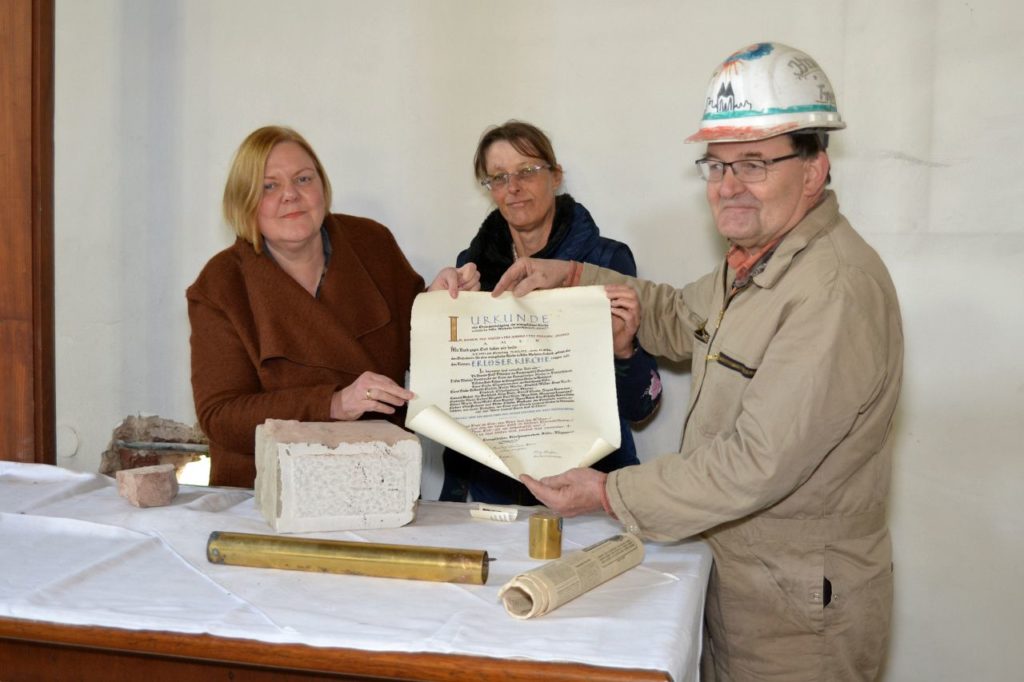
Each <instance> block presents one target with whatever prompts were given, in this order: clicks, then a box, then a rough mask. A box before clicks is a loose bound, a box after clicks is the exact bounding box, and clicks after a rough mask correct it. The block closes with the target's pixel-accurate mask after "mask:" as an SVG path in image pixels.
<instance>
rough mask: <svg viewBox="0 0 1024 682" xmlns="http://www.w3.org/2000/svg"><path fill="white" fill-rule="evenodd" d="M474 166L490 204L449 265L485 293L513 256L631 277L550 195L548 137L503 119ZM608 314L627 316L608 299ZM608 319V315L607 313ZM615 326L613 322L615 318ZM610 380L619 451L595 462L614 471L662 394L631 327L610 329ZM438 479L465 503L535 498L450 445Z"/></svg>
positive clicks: (629, 459) (631, 267) (628, 458)
mask: <svg viewBox="0 0 1024 682" xmlns="http://www.w3.org/2000/svg"><path fill="white" fill-rule="evenodd" d="M473 168H474V171H475V173H476V177H477V179H478V180H480V183H481V184H482V185H483V186H484V187H486V188H487V189H488V190H489V191H490V194H491V199H492V200H493V201H494V203H495V205H496V208H495V209H494V210H493V211H491V213H490V214H489V215H488V216H487V217H486V218H485V219H484V222H483V224H482V225H481V226H480V229H479V230H478V231H477V233H476V236H475V237H473V240H472V241H471V242H470V244H469V248H468V249H466V250H465V251H463V252H462V253H460V254H459V256H458V259H457V263H456V265H457V266H458V267H463V266H465V265H466V264H469V263H475V264H476V267H477V269H478V270H479V274H480V284H481V288H482V290H483V291H491V290H492V289H493V288H494V285H495V284H497V282H498V280H499V279H500V278H501V275H502V274H503V273H504V272H505V270H506V269H507V268H508V267H509V266H510V265H511V264H512V263H514V262H515V261H516V259H518V258H524V257H527V256H529V257H531V258H557V259H561V260H573V261H577V262H581V263H593V264H595V265H600V266H601V267H605V268H610V269H612V270H617V271H618V272H621V273H623V274H627V275H631V276H636V262H635V261H634V260H633V253H632V252H631V251H630V250H629V247H628V246H626V245H625V244H623V243H622V242H618V241H615V240H613V239H608V238H607V237H602V236H601V234H600V232H599V230H598V228H597V224H596V223H595V222H594V219H593V218H592V217H591V215H590V213H589V212H588V211H587V209H586V208H584V207H583V205H582V204H580V203H577V202H576V200H575V199H573V198H572V197H571V196H569V195H568V194H560V195H559V194H557V192H558V190H559V188H560V187H561V185H562V167H561V166H560V165H558V161H557V160H556V159H555V152H554V149H553V148H552V145H551V141H550V140H549V139H548V137H547V135H545V134H544V132H543V131H541V130H540V129H539V128H537V127H536V126H534V125H531V124H529V123H525V122H523V121H508V122H507V123H505V124H504V125H500V126H493V127H491V128H488V129H487V130H486V131H484V134H483V136H482V137H481V138H480V142H479V143H478V144H477V148H476V154H475V156H474V158H473ZM612 309H613V313H614V312H615V311H618V314H619V315H620V316H623V315H630V314H631V313H629V312H628V311H627V310H625V309H624V308H622V307H621V306H618V305H617V303H616V298H612ZM613 319H614V318H613ZM616 324H617V325H618V327H616V328H621V326H622V325H621V324H620V323H618V322H617V323H616ZM614 345H615V349H614V350H615V358H614V364H615V382H616V393H617V395H618V407H619V422H620V429H621V433H622V441H621V445H620V447H619V449H618V450H616V451H615V452H613V453H611V454H610V455H608V456H606V457H605V458H603V459H601V460H600V461H598V462H597V463H595V464H594V468H595V469H599V470H601V471H604V472H609V471H613V470H615V469H619V468H621V467H624V466H628V465H630V464H639V460H638V459H637V456H636V446H635V445H634V443H633V433H632V431H631V430H630V423H631V422H639V421H642V420H644V419H647V418H648V417H649V416H650V415H651V414H652V413H653V412H654V410H655V408H656V407H657V405H658V402H659V399H660V396H661V379H660V377H659V375H658V366H657V364H656V363H655V361H654V358H653V357H651V356H650V355H649V354H648V353H647V352H646V351H645V350H644V349H643V348H640V347H639V346H638V345H637V344H636V341H635V338H634V337H633V335H632V334H631V333H625V334H623V333H616V334H615V344H614ZM444 470H445V471H444V484H443V486H442V489H441V495H440V499H442V500H445V501H457V502H463V501H466V499H467V497H468V496H472V499H473V500H476V501H479V502H488V503H493V504H523V505H535V504H538V502H537V499H536V498H535V497H533V495H531V494H530V492H529V491H528V490H527V489H526V486H524V485H523V484H522V483H520V482H519V481H516V480H513V479H511V478H509V477H507V476H505V475H504V474H500V473H498V472H497V471H494V470H493V469H491V468H489V467H487V466H484V465H482V464H479V463H477V462H476V461H474V460H472V459H470V458H468V457H466V456H464V455H462V454H460V453H458V452H455V451H454V450H451V449H446V450H445V452H444Z"/></svg>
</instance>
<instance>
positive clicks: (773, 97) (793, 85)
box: [686, 42, 846, 142]
mask: <svg viewBox="0 0 1024 682" xmlns="http://www.w3.org/2000/svg"><path fill="white" fill-rule="evenodd" d="M845 127H846V124H845V123H844V122H843V120H842V119H841V118H840V116H839V110H838V109H837V106H836V96H835V93H834V92H833V90H832V86H831V84H830V83H829V79H828V76H826V75H825V72H824V71H823V70H822V69H821V67H820V66H819V65H818V63H817V62H816V61H815V60H814V59H812V58H811V57H809V56H808V55H807V54H806V53H805V52H802V51H800V50H797V49H794V48H792V47H790V46H788V45H783V44H781V43H773V42H761V43H755V44H753V45H749V46H748V47H745V48H743V49H741V50H738V51H736V52H734V53H732V54H731V55H729V57H727V58H726V59H725V61H723V62H722V63H721V64H720V65H719V66H718V68H717V69H715V71H714V73H713V74H711V82H710V83H708V89H707V95H706V96H705V98H704V111H703V114H702V119H701V123H700V128H699V129H698V131H697V132H696V133H694V134H693V135H690V136H689V137H688V138H686V141H687V142H742V141H753V140H763V139H766V138H769V137H774V136H775V135H782V134H783V133H787V132H792V131H794V130H803V129H821V130H840V129H842V128H845Z"/></svg>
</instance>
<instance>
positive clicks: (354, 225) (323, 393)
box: [186, 215, 423, 488]
mask: <svg viewBox="0 0 1024 682" xmlns="http://www.w3.org/2000/svg"><path fill="white" fill-rule="evenodd" d="M325 225H326V227H327V233H328V235H329V237H330V240H331V247H332V250H333V252H332V254H331V260H330V262H329V263H328V266H327V273H326V275H325V276H324V280H323V283H322V285H321V289H320V296H319V298H313V297H312V296H310V295H309V293H308V292H307V291H306V290H305V289H303V288H302V287H301V286H300V285H299V284H298V283H297V282H296V281H295V280H293V279H292V278H291V277H290V276H289V275H288V274H287V273H285V272H284V270H282V269H281V268H280V267H279V266H278V265H277V264H276V263H275V262H274V261H273V260H272V259H271V258H270V257H269V256H268V255H267V254H266V252H264V253H263V254H262V255H258V254H257V253H256V252H255V250H254V249H253V247H252V245H250V244H249V243H247V242H245V241H242V240H241V239H239V240H237V241H236V242H235V244H234V245H233V246H231V247H229V248H227V249H225V250H224V251H221V252H220V253H218V254H217V255H216V256H214V257H213V258H212V259H210V262H209V263H207V264H206V266H205V267H204V268H203V270H202V272H201V273H200V274H199V277H198V278H197V279H196V281H195V283H193V284H192V286H190V287H189V288H188V290H187V291H186V298H187V299H188V315H189V321H190V322H191V325H192V335H191V339H190V341H191V346H192V392H193V395H194V398H195V404H196V414H197V416H198V417H199V424H200V426H201V427H202V429H203V431H204V432H205V433H206V435H207V436H208V437H209V439H210V456H211V462H212V466H211V471H210V483H211V485H231V486H241V487H247V488H251V487H252V485H253V481H254V480H255V477H256V467H255V462H254V458H253V450H254V444H255V430H256V426H257V425H258V424H262V423H263V421H264V420H266V419H271V418H272V419H298V420H302V421H329V420H330V404H331V396H332V395H333V393H334V392H335V391H337V390H340V389H342V388H344V387H345V386H347V385H349V384H350V383H352V382H353V381H355V380H356V379H357V378H358V377H359V375H360V374H362V373H363V372H364V371H367V370H370V371H373V372H377V373H379V374H384V375H386V376H388V377H391V378H392V379H394V380H395V381H396V382H397V383H399V384H402V383H403V382H404V377H405V371H406V369H407V368H408V366H409V318H410V314H411V311H412V303H413V299H414V298H415V297H416V295H417V294H419V293H420V292H422V291H423V279H422V278H421V277H420V276H419V275H418V274H416V272H415V271H414V270H413V269H412V266H410V265H409V262H408V261H407V260H406V258H405V256H404V255H403V254H402V251H401V250H400V249H399V248H398V244H397V243H396V242H395V239H394V237H393V236H392V235H391V233H390V232H389V231H388V229H387V228H386V227H384V226H383V225H380V224H379V223H376V222H374V221H372V220H368V219H366V218H357V217H354V216H346V215H329V216H328V217H327V218H326V220H325ZM367 416H369V417H376V418H380V417H381V415H379V414H376V415H367ZM401 416H403V415H399V416H398V417H396V419H397V421H396V423H401Z"/></svg>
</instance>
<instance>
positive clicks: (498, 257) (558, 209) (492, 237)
mask: <svg viewBox="0 0 1024 682" xmlns="http://www.w3.org/2000/svg"><path fill="white" fill-rule="evenodd" d="M575 211H576V200H575V199H573V198H572V197H571V196H569V195H568V194H562V195H560V196H557V197H555V219H554V222H553V223H552V225H551V236H549V237H548V243H547V244H545V245H544V248H542V249H541V250H540V251H538V252H537V253H535V254H533V256H531V257H532V258H551V257H552V256H553V255H554V254H556V253H558V250H559V248H560V247H561V245H562V242H563V241H565V238H566V236H568V234H569V230H570V228H571V227H572V219H573V214H574V213H575ZM466 261H467V262H472V263H476V267H477V269H478V270H479V271H480V288H481V289H482V290H483V291H491V290H493V289H494V285H495V284H497V283H498V280H499V279H501V276H502V275H503V274H505V270H507V269H508V267H509V266H510V265H512V263H513V262H514V261H515V256H514V255H513V253H512V232H511V230H510V229H509V226H508V221H506V220H505V218H504V217H503V216H502V215H501V211H499V210H498V209H494V210H493V211H491V213H490V215H488V216H487V218H485V219H484V222H483V224H481V225H480V229H479V230H478V231H477V233H476V236H475V237H473V241H472V242H470V244H469V249H467V251H466Z"/></svg>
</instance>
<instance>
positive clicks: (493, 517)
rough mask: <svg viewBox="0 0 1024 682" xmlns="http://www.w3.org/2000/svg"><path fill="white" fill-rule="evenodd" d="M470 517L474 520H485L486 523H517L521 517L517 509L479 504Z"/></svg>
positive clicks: (471, 510) (471, 511) (472, 510)
mask: <svg viewBox="0 0 1024 682" xmlns="http://www.w3.org/2000/svg"><path fill="white" fill-rule="evenodd" d="M469 515H470V516H472V517H473V518H474V519H483V520H484V521H515V520H516V517H517V516H519V510H518V509H516V508H515V507H499V506H496V505H493V504H478V505H477V506H476V508H475V509H470V510H469Z"/></svg>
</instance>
